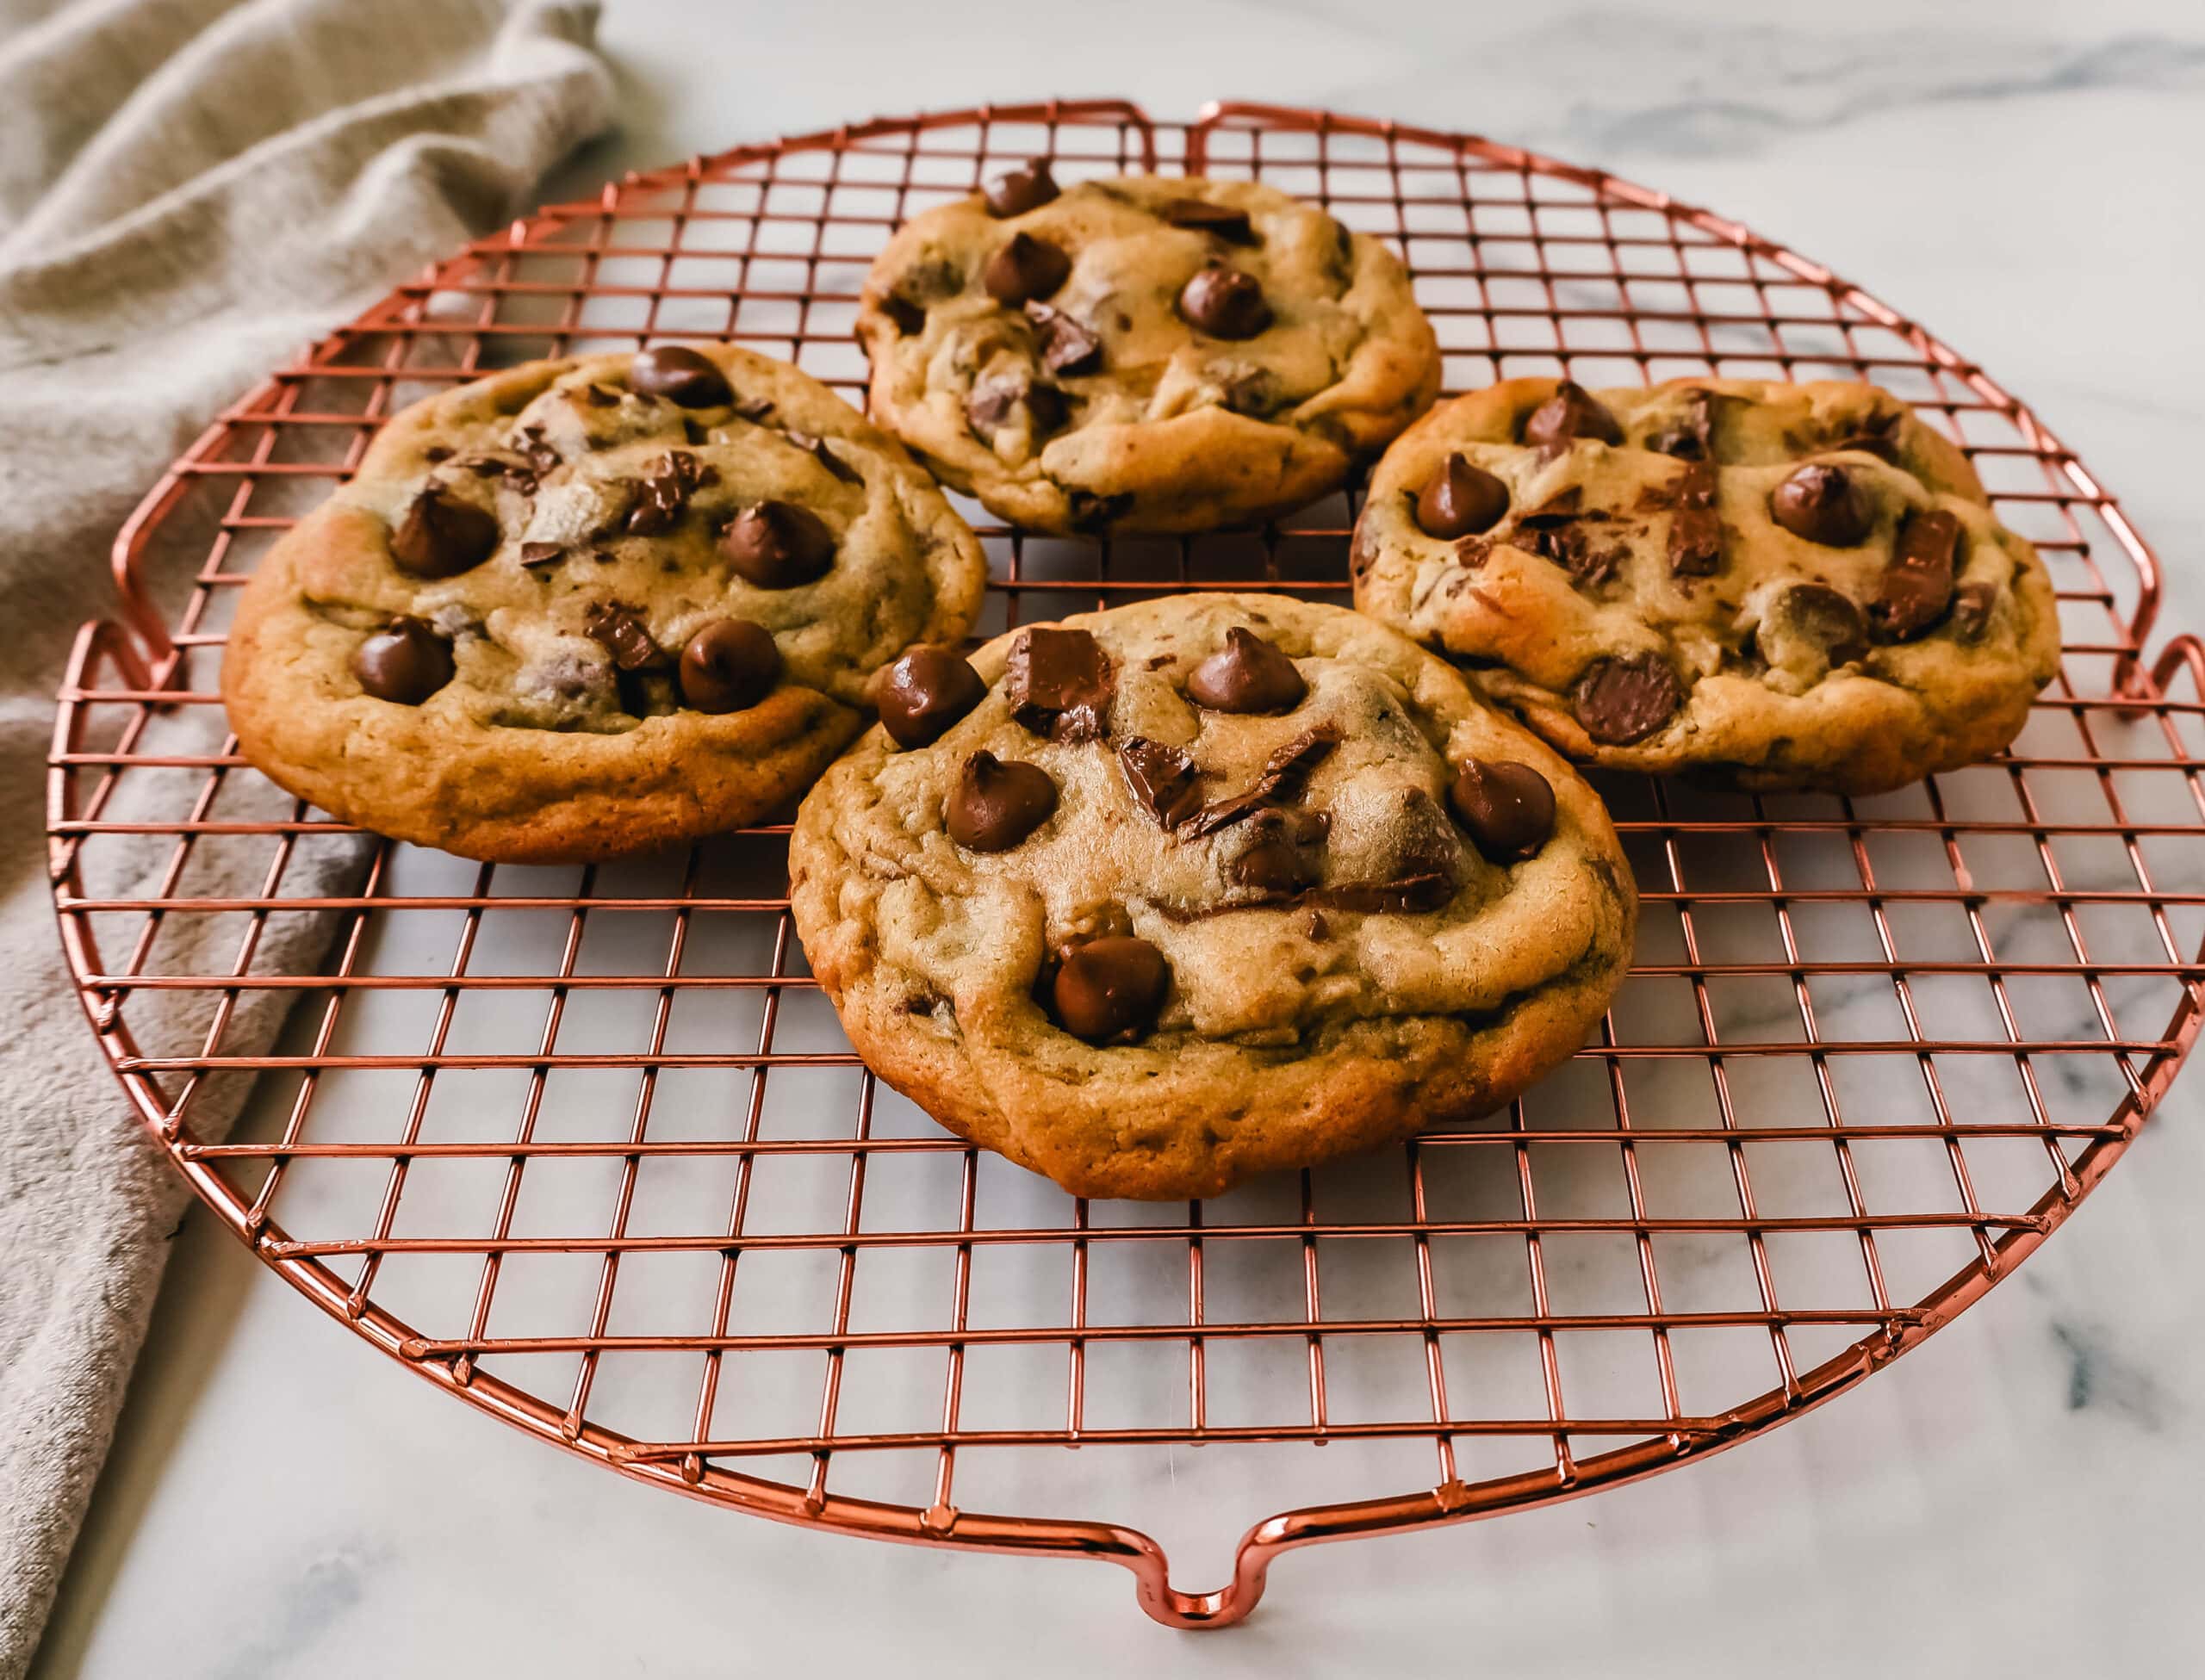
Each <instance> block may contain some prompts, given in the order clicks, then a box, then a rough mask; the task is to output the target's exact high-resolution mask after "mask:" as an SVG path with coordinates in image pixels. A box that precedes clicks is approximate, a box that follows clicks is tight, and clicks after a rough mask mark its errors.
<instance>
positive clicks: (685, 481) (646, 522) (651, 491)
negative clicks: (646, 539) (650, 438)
mask: <svg viewBox="0 0 2205 1680" xmlns="http://www.w3.org/2000/svg"><path fill="white" fill-rule="evenodd" d="M719 481H720V474H719V469H718V468H717V467H705V466H700V465H699V463H698V461H697V457H696V456H693V455H692V454H690V453H689V451H688V450H686V449H668V451H667V452H666V453H665V454H664V455H662V456H655V457H654V458H653V459H652V460H651V461H649V462H647V463H646V464H645V466H644V468H643V482H642V483H641V484H640V485H638V486H637V502H636V505H635V506H634V507H632V508H630V510H629V511H628V526H627V528H628V530H629V532H630V534H631V535H633V536H657V535H658V534H659V533H660V532H661V531H666V530H672V529H673V528H674V522H675V521H677V520H678V519H680V518H681V515H682V511H683V510H685V509H686V507H687V506H688V505H689V498H690V497H691V496H693V495H694V494H695V493H697V492H698V491H699V490H701V489H703V488H704V487H705V486H706V485H708V484H717V483H718V482H719Z"/></svg>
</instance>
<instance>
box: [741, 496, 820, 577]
mask: <svg viewBox="0 0 2205 1680" xmlns="http://www.w3.org/2000/svg"><path fill="white" fill-rule="evenodd" d="M720 553H721V554H723V555H725V556H726V557H727V563H728V565H729V566H730V567H732V568H733V569H734V571H735V573H736V576H738V577H740V578H742V580H744V581H745V582H748V583H754V584H755V585H757V586H758V587H759V588H761V589H793V588H795V587H796V586H798V584H806V583H810V582H811V581H813V580H815V579H817V578H821V577H823V576H825V575H826V573H827V569H828V567H830V566H832V565H834V563H835V533H834V532H832V531H831V530H828V529H827V524H826V521H824V520H823V519H822V518H820V517H819V516H818V515H817V514H816V513H814V512H813V511H811V509H810V508H808V507H798V505H796V504H795V503H794V502H776V501H765V502H759V503H756V504H755V505H752V506H749V507H746V508H744V509H743V510H742V512H740V513H738V514H736V516H735V518H734V519H733V520H732V521H730V524H729V525H728V528H727V529H726V530H724V531H722V532H721V533H720Z"/></svg>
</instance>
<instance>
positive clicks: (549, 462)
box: [520, 426, 562, 478]
mask: <svg viewBox="0 0 2205 1680" xmlns="http://www.w3.org/2000/svg"><path fill="white" fill-rule="evenodd" d="M520 439H521V441H520V454H521V456H523V457H524V458H525V460H526V461H527V462H528V465H529V469H530V470H531V472H533V473H535V474H537V476H538V477H539V478H540V477H542V476H543V475H544V474H547V473H549V472H550V471H551V469H552V468H555V467H556V466H558V465H559V464H560V462H561V460H562V456H560V454H559V451H558V450H556V449H553V448H552V447H551V445H550V443H548V442H547V441H546V440H545V438H544V436H543V427H542V426H523V427H522V428H521V429H520Z"/></svg>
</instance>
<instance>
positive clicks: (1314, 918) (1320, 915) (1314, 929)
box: [1302, 909, 1332, 939]
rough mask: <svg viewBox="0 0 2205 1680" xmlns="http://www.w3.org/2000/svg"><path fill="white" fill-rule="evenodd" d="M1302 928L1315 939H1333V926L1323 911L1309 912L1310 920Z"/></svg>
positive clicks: (1314, 910)
mask: <svg viewBox="0 0 2205 1680" xmlns="http://www.w3.org/2000/svg"><path fill="white" fill-rule="evenodd" d="M1302 926H1303V931H1304V932H1305V933H1307V935H1308V937H1309V938H1311V939H1329V938H1331V937H1332V923H1330V922H1329V921H1326V920H1325V913H1324V912H1323V911H1322V910H1317V909H1313V910H1311V911H1310V912H1309V920H1308V921H1307V922H1305V923H1304V924H1303V925H1302Z"/></svg>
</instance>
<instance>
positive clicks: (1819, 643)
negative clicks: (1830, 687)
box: [1754, 583, 1868, 681]
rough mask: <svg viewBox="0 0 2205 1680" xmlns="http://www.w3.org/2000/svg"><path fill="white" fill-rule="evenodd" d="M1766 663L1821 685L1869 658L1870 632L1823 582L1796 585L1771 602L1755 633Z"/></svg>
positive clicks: (1854, 608)
mask: <svg viewBox="0 0 2205 1680" xmlns="http://www.w3.org/2000/svg"><path fill="white" fill-rule="evenodd" d="M1754 645H1755V648H1758V649H1759V650H1760V653H1761V657H1762V658H1763V659H1765V660H1767V661H1768V663H1769V664H1770V665H1772V666H1779V667H1781V668H1782V669H1784V670H1786V671H1789V672H1791V673H1793V674H1794V675H1795V676H1799V677H1803V678H1805V679H1809V680H1813V681H1819V680H1820V679H1821V678H1822V676H1823V673H1825V672H1827V671H1828V670H1829V668H1830V667H1832V666H1840V665H1848V664H1850V663H1852V662H1853V661H1854V660H1858V659H1864V658H1866V656H1867V653H1868V627H1867V624H1866V622H1865V621H1864V620H1863V619H1862V617H1861V616H1860V608H1859V607H1857V606H1855V605H1854V604H1853V600H1852V598H1851V597H1849V596H1847V595H1844V594H1841V593H1840V592H1838V591H1836V590H1835V589H1832V588H1831V587H1830V586H1829V585H1828V584H1823V583H1795V584H1792V586H1789V587H1788V588H1786V589H1785V590H1784V591H1783V592H1780V594H1778V595H1776V596H1775V597H1774V598H1772V599H1771V600H1770V602H1769V604H1768V605H1767V607H1766V608H1765V609H1764V610H1763V611H1762V613H1761V623H1760V625H1759V626H1758V627H1757V628H1756V629H1755V631H1754Z"/></svg>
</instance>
